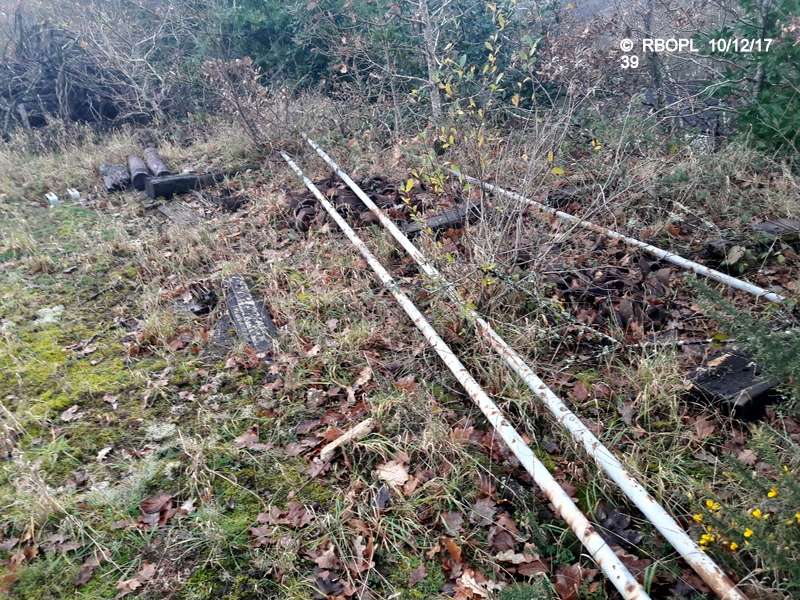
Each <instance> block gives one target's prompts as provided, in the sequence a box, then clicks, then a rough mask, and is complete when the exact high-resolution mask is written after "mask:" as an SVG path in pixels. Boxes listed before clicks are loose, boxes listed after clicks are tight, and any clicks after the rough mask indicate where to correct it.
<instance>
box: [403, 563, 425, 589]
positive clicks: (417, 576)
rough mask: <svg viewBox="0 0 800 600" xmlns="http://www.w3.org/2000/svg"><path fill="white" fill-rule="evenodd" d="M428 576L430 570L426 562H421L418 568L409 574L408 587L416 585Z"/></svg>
mask: <svg viewBox="0 0 800 600" xmlns="http://www.w3.org/2000/svg"><path fill="white" fill-rule="evenodd" d="M427 576H428V571H427V569H426V568H425V565H424V564H420V565H419V566H418V567H417V568H416V569H414V570H413V571H411V573H409V574H408V587H414V586H415V585H417V584H418V583H419V582H420V581H423V580H424V579H425V578H426V577H427Z"/></svg>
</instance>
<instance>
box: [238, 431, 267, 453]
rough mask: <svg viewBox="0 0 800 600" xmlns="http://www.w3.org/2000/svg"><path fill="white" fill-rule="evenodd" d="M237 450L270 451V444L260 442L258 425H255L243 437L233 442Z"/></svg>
mask: <svg viewBox="0 0 800 600" xmlns="http://www.w3.org/2000/svg"><path fill="white" fill-rule="evenodd" d="M233 445H234V446H235V447H236V448H247V449H248V450H269V449H270V448H271V447H272V446H271V445H270V444H262V443H260V442H259V441H258V425H253V426H252V427H250V428H249V429H248V430H247V431H245V432H244V433H243V434H242V435H240V436H239V437H237V438H236V439H235V440H233Z"/></svg>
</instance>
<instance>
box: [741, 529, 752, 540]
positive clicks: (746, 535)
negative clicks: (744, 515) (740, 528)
mask: <svg viewBox="0 0 800 600" xmlns="http://www.w3.org/2000/svg"><path fill="white" fill-rule="evenodd" d="M742 535H744V537H746V538H749V537H752V536H753V530H752V529H750V528H749V527H747V528H746V529H745V530H744V533H743V534H742Z"/></svg>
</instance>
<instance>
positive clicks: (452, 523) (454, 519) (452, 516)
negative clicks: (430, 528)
mask: <svg viewBox="0 0 800 600" xmlns="http://www.w3.org/2000/svg"><path fill="white" fill-rule="evenodd" d="M442 521H443V522H444V527H445V529H446V530H447V533H448V534H449V535H453V536H455V535H458V534H459V533H461V528H462V527H463V526H464V515H462V514H461V513H457V512H446V513H444V514H443V515H442Z"/></svg>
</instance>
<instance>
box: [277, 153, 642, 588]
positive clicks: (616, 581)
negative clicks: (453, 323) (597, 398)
mask: <svg viewBox="0 0 800 600" xmlns="http://www.w3.org/2000/svg"><path fill="white" fill-rule="evenodd" d="M281 156H282V157H283V159H284V160H285V161H286V162H287V164H288V165H289V166H290V167H291V169H292V170H293V171H294V172H295V173H296V174H297V176H298V177H300V178H301V179H302V180H303V183H304V184H305V186H306V187H307V188H308V189H309V190H310V191H311V193H312V194H314V196H315V197H316V198H317V200H319V202H320V204H322V206H323V208H324V209H325V210H326V211H327V213H328V214H329V215H330V216H331V218H332V219H333V220H334V222H335V223H336V224H337V225H338V226H339V228H340V229H341V230H342V231H343V232H344V234H345V235H346V236H347V237H348V239H349V240H350V241H351V242H352V243H353V245H354V246H355V247H356V248H357V249H358V251H359V252H360V253H361V256H362V257H363V258H364V260H365V261H367V263H368V264H369V266H370V267H371V268H372V270H373V271H374V272H375V274H376V275H377V276H378V278H379V279H380V280H381V282H382V283H383V285H384V286H385V287H386V289H387V290H389V292H391V294H392V295H393V296H394V298H395V300H397V303H398V304H400V306H401V307H402V308H403V310H404V311H405V312H406V314H407V315H408V316H409V318H410V319H411V320H412V321H413V322H414V325H415V326H416V327H417V329H419V330H420V332H422V334H423V335H424V336H425V339H426V340H427V341H428V343H429V344H430V346H431V347H432V348H433V349H434V350H435V351H436V353H437V354H438V355H439V357H440V358H441V359H442V361H443V362H444V363H445V364H446V365H447V367H448V368H449V369H450V372H451V373H452V374H453V376H454V377H455V378H456V379H457V380H458V381H459V383H460V384H461V385H462V386H463V387H464V389H465V390H466V392H467V393H468V394H469V396H470V398H472V400H473V402H475V404H476V405H477V406H478V407H479V408H480V410H481V412H482V413H483V414H484V416H485V417H486V418H487V420H488V421H489V423H491V425H492V427H494V428H495V430H496V431H497V433H498V434H499V435H500V437H501V438H502V440H503V441H504V442H505V443H506V445H507V446H508V448H509V449H510V450H511V452H513V454H514V456H516V457H517V459H519V461H520V463H521V464H522V466H523V468H524V469H525V470H526V471H527V472H528V473H530V475H531V477H533V480H534V481H535V482H536V485H538V486H539V488H540V489H541V490H542V492H544V494H545V496H547V499H548V500H549V501H550V502H551V504H552V505H553V506H554V507H555V509H556V512H557V513H558V514H559V515H560V516H561V518H562V519H564V521H566V523H567V524H568V525H569V527H570V529H572V531H573V532H574V533H575V535H576V536H577V537H578V539H579V540H580V541H581V543H582V544H583V546H584V547H585V548H586V550H587V552H588V553H589V554H590V555H591V556H592V558H593V559H594V560H595V561H596V562H597V565H598V566H599V567H600V568H601V569H602V571H603V573H605V575H606V577H608V579H609V580H610V581H611V583H612V584H613V585H614V587H615V588H616V589H617V590H618V591H619V593H620V594H622V596H623V598H626V599H631V600H633V599H637V600H645V599H649V596H648V594H647V592H646V591H645V590H644V588H643V587H642V586H641V585H640V584H639V583H638V582H637V581H636V578H635V577H634V576H633V575H632V574H631V573H630V571H628V569H627V568H626V567H625V565H624V564H622V561H621V560H620V559H619V557H618V556H617V555H616V554H615V553H614V551H613V550H612V549H611V548H610V547H609V546H608V544H607V543H606V542H605V540H603V538H602V537H601V536H600V535H599V534H598V533H597V531H595V529H594V526H593V525H592V524H591V523H590V522H589V520H588V519H587V518H586V516H585V515H584V514H583V513H582V512H581V511H580V509H579V508H578V507H577V506H576V505H575V503H574V502H573V501H572V499H571V498H570V497H569V494H567V493H566V492H565V491H564V489H563V488H562V487H561V486H560V485H559V484H558V482H557V481H556V480H555V479H554V478H553V476H552V475H551V474H550V472H549V471H548V470H547V469H546V468H545V466H544V465H543V464H542V463H541V462H540V461H539V459H537V458H536V455H535V454H534V453H533V451H532V450H531V449H530V447H529V446H528V445H527V444H526V443H525V440H523V439H522V437H521V436H520V435H519V433H517V431H516V429H514V427H513V426H512V425H511V423H510V422H509V421H508V419H506V418H505V416H504V415H503V413H502V411H501V410H500V408H499V407H498V406H497V405H496V404H495V403H494V402H493V401H492V400H491V398H489V396H488V395H487V394H486V392H484V390H483V388H481V386H480V384H478V382H477V381H476V380H475V378H474V377H472V375H470V373H469V371H467V369H466V367H464V365H463V364H462V363H461V361H460V360H459V359H458V357H456V355H455V354H454V353H453V351H452V349H451V348H450V347H449V346H448V345H447V343H445V341H444V340H443V339H442V338H441V337H440V336H439V334H438V333H436V330H435V329H434V328H433V327H432V326H431V324H430V323H429V322H428V321H427V319H426V318H425V316H424V315H423V314H422V313H421V312H420V311H419V310H418V309H417V307H416V306H415V305H414V303H413V302H412V301H411V299H410V298H409V297H408V296H406V295H405V294H404V293H403V292H402V291H401V290H400V288H399V286H398V285H397V283H396V282H395V280H394V279H393V278H392V276H391V275H390V274H389V273H388V271H386V269H385V268H384V267H383V265H381V263H380V261H378V259H377V258H375V256H374V255H373V254H372V253H371V252H370V251H369V249H368V248H367V246H366V245H365V244H364V242H363V241H362V240H361V239H360V238H359V237H358V235H356V233H355V231H353V229H352V228H351V227H350V226H349V225H348V224H347V221H345V220H344V218H342V216H341V215H340V214H339V213H338V212H337V211H336V209H335V208H334V206H333V205H332V204H331V203H330V202H329V201H328V199H327V198H325V196H324V195H323V194H322V192H320V191H319V189H318V188H317V186H315V185H314V183H313V182H312V181H311V180H310V179H309V178H308V177H306V176H305V175H304V174H303V172H302V171H301V170H300V168H299V167H298V166H297V165H296V164H295V163H294V162H293V161H292V159H291V158H289V156H288V155H287V154H286V153H284V152H281Z"/></svg>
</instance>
